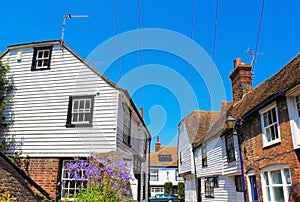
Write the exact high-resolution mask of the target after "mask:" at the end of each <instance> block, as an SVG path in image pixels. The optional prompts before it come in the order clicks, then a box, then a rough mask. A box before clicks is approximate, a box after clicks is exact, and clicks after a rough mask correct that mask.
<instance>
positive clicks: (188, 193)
mask: <svg viewBox="0 0 300 202" xmlns="http://www.w3.org/2000/svg"><path fill="white" fill-rule="evenodd" d="M210 118H211V115H210V112H207V111H202V110H194V111H193V112H191V113H190V114H189V115H187V116H186V117H185V118H183V119H182V120H181V121H180V123H179V124H178V172H179V175H180V176H181V177H182V178H183V179H184V188H185V201H187V202H194V201H197V200H200V198H201V195H200V192H198V189H200V186H201V182H200V180H199V179H198V178H197V177H196V165H195V158H194V152H193V151H194V147H195V145H197V144H198V143H200V142H202V141H203V139H204V138H205V135H206V133H207V131H208V128H209V123H210V121H211V119H210Z"/></svg>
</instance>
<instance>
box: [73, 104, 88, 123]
mask: <svg viewBox="0 0 300 202" xmlns="http://www.w3.org/2000/svg"><path fill="white" fill-rule="evenodd" d="M76 102H77V103H78V108H76V107H75V103H76ZM88 102H89V107H87V103H88ZM81 103H83V108H82V109H80V105H81ZM91 111H92V99H91V98H74V99H73V100H72V124H76V125H77V124H89V123H90V122H91V120H87V119H86V117H89V116H90V113H91ZM81 115H82V117H83V119H82V121H79V117H80V116H81ZM87 115H88V116H87ZM75 116H76V117H77V121H74V118H75ZM91 119H92V117H91Z"/></svg>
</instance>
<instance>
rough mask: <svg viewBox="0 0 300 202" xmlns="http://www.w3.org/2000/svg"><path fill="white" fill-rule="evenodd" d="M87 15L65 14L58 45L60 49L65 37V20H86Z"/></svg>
mask: <svg viewBox="0 0 300 202" xmlns="http://www.w3.org/2000/svg"><path fill="white" fill-rule="evenodd" d="M88 17H89V16H88V15H71V14H66V15H65V16H64V21H63V25H62V31H61V38H60V45H61V47H62V44H63V41H64V35H65V27H66V22H67V19H71V18H88Z"/></svg>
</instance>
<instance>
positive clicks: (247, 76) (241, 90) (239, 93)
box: [230, 58, 252, 103]
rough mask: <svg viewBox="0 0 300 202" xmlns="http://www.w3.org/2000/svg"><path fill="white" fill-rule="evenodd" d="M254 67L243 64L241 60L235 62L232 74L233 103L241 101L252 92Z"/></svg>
mask: <svg viewBox="0 0 300 202" xmlns="http://www.w3.org/2000/svg"><path fill="white" fill-rule="evenodd" d="M251 70H252V65H251V64H243V63H242V62H241V59H240V58H237V59H236V60H234V70H233V72H232V73H231V74H230V79H231V84H232V97H233V102H234V103H236V102H238V101H240V100H241V99H242V98H243V96H244V95H245V94H246V93H248V92H249V91H251V90H252V74H251Z"/></svg>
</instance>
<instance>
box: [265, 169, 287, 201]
mask: <svg viewBox="0 0 300 202" xmlns="http://www.w3.org/2000/svg"><path fill="white" fill-rule="evenodd" d="M286 169H288V171H289V176H286V175H285V174H286V173H285V170H286ZM272 171H273V172H274V171H280V174H281V181H282V184H275V183H274V182H273V179H272V176H271V172H272ZM265 173H266V175H267V178H268V182H269V184H267V180H266V178H265ZM288 177H289V182H288V180H287V178H288ZM261 183H262V193H263V201H266V202H272V201H276V200H275V193H277V192H275V191H274V188H276V187H277V188H278V187H282V188H283V197H284V201H285V202H287V201H288V198H289V193H290V188H291V185H292V179H291V171H290V168H289V165H285V164H281V165H272V166H268V167H266V168H264V169H262V170H261ZM267 188H269V192H270V201H269V200H268V198H267V195H268V193H267V191H266V189H267Z"/></svg>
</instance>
